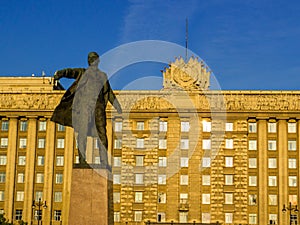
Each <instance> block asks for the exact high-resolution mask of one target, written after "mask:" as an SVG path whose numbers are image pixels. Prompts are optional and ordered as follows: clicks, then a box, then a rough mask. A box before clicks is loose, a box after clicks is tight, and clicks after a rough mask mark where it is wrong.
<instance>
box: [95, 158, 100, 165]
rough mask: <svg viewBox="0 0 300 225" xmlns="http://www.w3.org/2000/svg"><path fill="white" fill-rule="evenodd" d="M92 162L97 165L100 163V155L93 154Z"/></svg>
mask: <svg viewBox="0 0 300 225" xmlns="http://www.w3.org/2000/svg"><path fill="white" fill-rule="evenodd" d="M94 163H95V164H97V165H99V164H101V161H100V156H95V158H94Z"/></svg>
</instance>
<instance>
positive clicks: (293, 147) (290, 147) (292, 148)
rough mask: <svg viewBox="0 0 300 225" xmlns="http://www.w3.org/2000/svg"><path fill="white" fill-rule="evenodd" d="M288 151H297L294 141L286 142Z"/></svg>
mask: <svg viewBox="0 0 300 225" xmlns="http://www.w3.org/2000/svg"><path fill="white" fill-rule="evenodd" d="M288 150H289V151H296V150H297V142H296V140H288Z"/></svg>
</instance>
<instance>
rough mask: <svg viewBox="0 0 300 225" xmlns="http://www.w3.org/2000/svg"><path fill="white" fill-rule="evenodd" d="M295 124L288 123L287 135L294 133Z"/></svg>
mask: <svg viewBox="0 0 300 225" xmlns="http://www.w3.org/2000/svg"><path fill="white" fill-rule="evenodd" d="M296 130H297V128H296V123H288V133H296Z"/></svg>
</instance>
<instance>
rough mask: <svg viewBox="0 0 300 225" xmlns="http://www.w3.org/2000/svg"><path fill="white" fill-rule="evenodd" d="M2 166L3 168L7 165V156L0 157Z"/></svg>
mask: <svg viewBox="0 0 300 225" xmlns="http://www.w3.org/2000/svg"><path fill="white" fill-rule="evenodd" d="M0 165H1V166H5V165H6V155H0Z"/></svg>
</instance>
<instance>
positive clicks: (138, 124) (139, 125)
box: [136, 121, 145, 130]
mask: <svg viewBox="0 0 300 225" xmlns="http://www.w3.org/2000/svg"><path fill="white" fill-rule="evenodd" d="M136 129H137V130H145V123H144V121H139V122H136Z"/></svg>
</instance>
